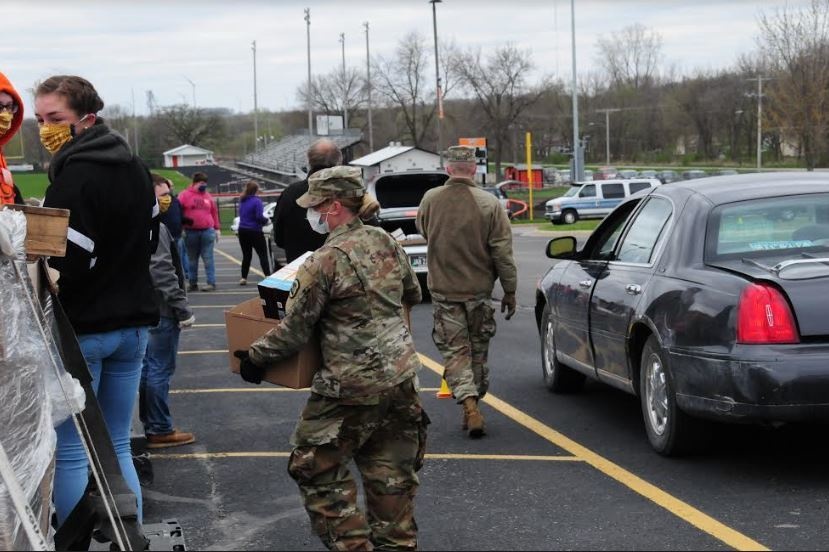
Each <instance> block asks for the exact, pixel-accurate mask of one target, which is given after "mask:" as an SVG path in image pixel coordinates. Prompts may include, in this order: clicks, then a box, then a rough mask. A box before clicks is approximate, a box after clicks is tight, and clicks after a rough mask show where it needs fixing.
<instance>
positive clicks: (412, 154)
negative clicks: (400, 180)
mask: <svg viewBox="0 0 829 552" xmlns="http://www.w3.org/2000/svg"><path fill="white" fill-rule="evenodd" d="M350 164H351V165H353V166H355V167H360V168H362V169H363V181H364V182H365V183H366V184H368V183H369V182H371V181H372V180H373V179H375V178H377V176H378V175H381V174H385V173H392V172H402V171H417V170H420V171H435V170H440V156H439V155H438V154H436V153H432V152H431V151H426V150H424V149H420V148H416V147H414V146H401V145H400V143H399V142H392V143H391V144H389V146H388V147H385V148H383V149H381V150H377V151H375V152H374V153H370V154H368V155H366V156H364V157H360V158H359V159H355V160H354V161H352V162H351V163H350Z"/></svg>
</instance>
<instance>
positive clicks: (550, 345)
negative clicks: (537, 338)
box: [544, 317, 556, 382]
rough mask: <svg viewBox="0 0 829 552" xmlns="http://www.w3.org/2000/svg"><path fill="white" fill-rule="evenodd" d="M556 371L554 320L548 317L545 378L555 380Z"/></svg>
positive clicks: (545, 333)
mask: <svg viewBox="0 0 829 552" xmlns="http://www.w3.org/2000/svg"><path fill="white" fill-rule="evenodd" d="M555 372H556V343H555V338H554V337H553V321H552V320H550V319H549V317H548V319H547V325H546V326H545V327H544V379H545V380H547V381H548V382H550V381H552V380H553V377H554V376H555Z"/></svg>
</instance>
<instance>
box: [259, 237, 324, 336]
mask: <svg viewBox="0 0 829 552" xmlns="http://www.w3.org/2000/svg"><path fill="white" fill-rule="evenodd" d="M310 256H311V251H308V252H307V253H304V254H303V255H301V256H300V257H299V258H297V259H294V260H293V261H291V262H290V263H288V264H287V265H285V266H283V267H282V268H280V269H279V270H277V271H276V272H274V273H273V274H271V275H270V276H268V277H267V278H265V279H264V280H262V281H261V282H259V283H258V284H257V286H256V287H257V288H258V289H259V297H260V298H261V299H262V310H263V312H264V313H265V316H266V317H267V318H273V319H275V320H282V319H283V318H285V305H287V303H288V297H290V294H291V287H292V286H293V285H294V280H296V275H297V272H298V271H299V267H301V266H302V263H304V262H305V260H306V259H307V258H308V257H310Z"/></svg>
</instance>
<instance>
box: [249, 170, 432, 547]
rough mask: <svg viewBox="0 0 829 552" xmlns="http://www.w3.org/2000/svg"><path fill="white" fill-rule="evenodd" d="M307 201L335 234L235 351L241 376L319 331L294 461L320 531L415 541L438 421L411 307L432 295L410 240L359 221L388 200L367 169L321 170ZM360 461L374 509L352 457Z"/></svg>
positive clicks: (315, 223)
mask: <svg viewBox="0 0 829 552" xmlns="http://www.w3.org/2000/svg"><path fill="white" fill-rule="evenodd" d="M297 204H298V205H299V206H300V207H303V208H305V209H307V214H306V220H307V221H308V222H307V223H308V224H309V225H310V226H311V228H313V229H314V231H316V232H319V233H325V234H328V238H327V239H326V241H325V245H323V246H322V248H320V249H319V250H317V251H316V252H315V253H314V254H313V255H312V256H311V257H309V259H308V260H307V261H305V263H304V264H303V265H302V267H300V269H299V272H298V274H297V279H296V283H295V284H294V287H293V289H292V290H291V294H290V299H289V301H288V305H287V314H286V316H285V318H284V319H283V320H282V322H281V324H280V325H279V326H278V327H277V328H274V329H273V330H271V331H269V332H268V333H267V334H266V335H265V336H264V337H262V338H260V339H259V340H258V341H256V342H255V343H253V345H251V347H250V349H249V350H248V351H235V352H234V354H235V355H236V356H237V357H238V358H239V359H240V360H241V375H242V377H243V378H244V379H245V380H246V381H249V382H252V383H260V382H261V380H262V373H263V367H266V366H268V365H270V364H272V363H273V362H276V361H279V360H282V359H285V358H288V357H289V356H291V355H293V354H295V353H296V352H297V351H299V349H300V348H301V347H302V346H303V345H304V344H305V343H306V342H307V341H308V340H309V339H310V338H311V336H312V335H314V334H318V335H319V336H320V342H321V349H322V359H323V361H322V366H321V367H320V369H319V371H317V373H316V374H315V375H314V380H313V384H312V386H311V396H310V397H309V399H308V402H307V404H306V406H305V409H304V410H303V412H302V417H301V419H300V420H299V422H298V424H297V426H296V430H295V431H294V434H293V436H292V438H291V444H292V445H293V447H294V448H293V451H292V453H291V457H290V460H289V462H288V472H289V474H290V475H291V477H292V478H293V479H294V480H295V481H296V482H297V484H298V485H299V489H300V493H301V494H302V498H303V501H304V503H305V508H306V510H307V511H308V515H309V516H310V518H311V524H312V526H313V529H314V531H315V532H316V533H317V535H319V537H320V539H322V541H323V543H324V544H325V545H326V546H327V547H328V548H329V549H331V550H373V549H374V548H375V547H377V548H379V549H400V550H415V549H416V548H417V525H416V523H415V520H414V497H415V493H416V491H417V488H418V485H419V480H418V477H417V473H416V472H417V471H418V470H419V469H420V468H421V466H422V463H423V455H424V451H425V444H426V426H427V425H428V423H429V418H428V417H427V416H426V413H425V412H424V411H423V408H422V407H421V404H420V399H419V397H418V384H417V378H416V373H417V371H418V370H419V369H420V367H421V364H420V360H419V358H418V356H417V353H416V352H415V348H414V343H413V341H412V335H411V333H410V332H409V328H408V327H407V325H406V322H405V320H404V306H405V305H408V306H411V305H415V304H417V303H419V302H420V300H421V291H420V286H419V284H418V282H417V277H416V275H415V273H414V271H413V270H412V267H411V265H410V264H409V260H408V258H407V256H406V253H405V252H404V251H403V249H402V248H401V247H400V245H399V244H398V243H397V242H396V241H395V240H394V239H393V238H392V237H391V236H389V234H387V233H386V232H385V231H383V230H381V229H379V228H374V227H370V226H366V225H364V224H363V222H362V221H361V220H360V219H361V218H367V217H368V216H369V215H370V213H367V212H366V211H367V210H368V211H371V210H376V209H377V208H378V206H377V204H376V202H374V201H372V199H371V198H370V196H368V194H366V192H365V188H364V187H363V183H362V179H361V178H360V170H359V169H357V168H355V167H343V166H337V167H332V168H328V169H324V170H321V171H318V172H316V173H314V174H312V175H311V177H310V178H309V187H308V192H307V193H306V194H304V195H302V196H301V197H300V198H299V199H298V200H297ZM352 459H353V460H354V462H355V463H356V465H357V469H358V470H359V471H360V475H361V476H362V480H363V489H364V492H365V497H366V512H365V513H363V511H361V510H360V509H359V508H358V507H357V485H356V483H355V480H354V478H353V476H352V475H351V473H350V472H349V470H348V467H347V465H348V463H349V462H350V461H351V460H352Z"/></svg>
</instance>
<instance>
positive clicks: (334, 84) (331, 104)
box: [297, 67, 365, 115]
mask: <svg viewBox="0 0 829 552" xmlns="http://www.w3.org/2000/svg"><path fill="white" fill-rule="evenodd" d="M363 81H365V77H364V76H363V74H362V72H360V71H359V70H358V69H356V68H354V67H348V68H347V69H346V72H345V75H343V71H342V69H332V70H331V72H330V73H328V74H327V75H317V76H315V77H313V78H312V79H311V106H312V108H313V109H314V111H319V112H322V113H326V114H329V115H335V114H337V113H342V112H343V103H344V102H345V105H346V107H348V112H349V113H353V112H354V111H356V110H357V109H359V108H360V107H361V106H362V104H363V92H362V87H363ZM307 91H308V84H307V83H303V84H302V85H301V86H300V87H299V88H298V89H297V98H298V99H299V101H300V102H302V103H303V104H305V103H306V101H307V97H308V92H307Z"/></svg>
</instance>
